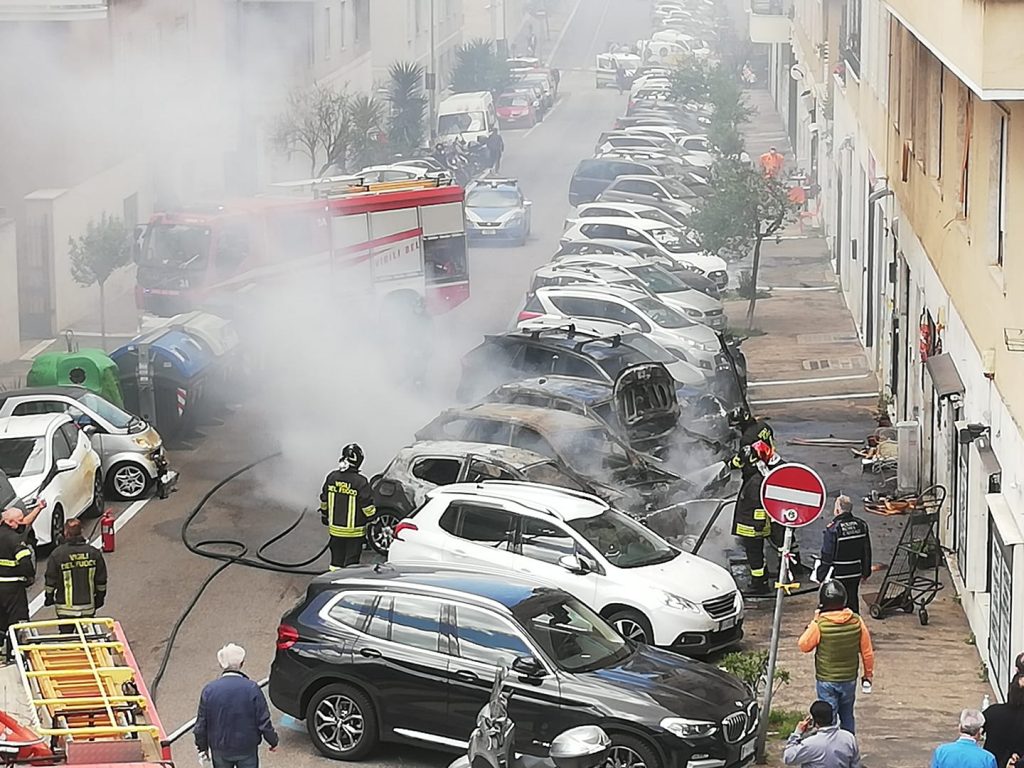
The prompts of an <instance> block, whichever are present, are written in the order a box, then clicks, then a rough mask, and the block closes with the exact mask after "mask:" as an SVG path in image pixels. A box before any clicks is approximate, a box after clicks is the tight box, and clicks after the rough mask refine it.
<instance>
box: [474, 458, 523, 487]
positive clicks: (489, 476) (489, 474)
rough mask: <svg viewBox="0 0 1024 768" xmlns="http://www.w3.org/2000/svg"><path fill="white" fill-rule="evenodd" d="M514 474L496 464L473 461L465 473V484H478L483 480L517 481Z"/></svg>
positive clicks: (479, 460)
mask: <svg viewBox="0 0 1024 768" xmlns="http://www.w3.org/2000/svg"><path fill="white" fill-rule="evenodd" d="M518 479H519V478H518V477H516V475H515V474H513V473H512V472H509V471H508V470H507V469H504V468H503V467H499V466H498V465H497V464H492V463H491V462H489V461H484V460H483V459H473V460H472V461H471V462H470V463H469V470H468V471H467V472H466V482H467V483H479V482H482V481H484V480H518Z"/></svg>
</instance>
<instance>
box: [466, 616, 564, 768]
mask: <svg viewBox="0 0 1024 768" xmlns="http://www.w3.org/2000/svg"><path fill="white" fill-rule="evenodd" d="M450 616H451V625H450V632H451V637H452V648H451V652H452V656H451V658H450V659H449V669H450V676H449V686H448V709H447V711H448V719H449V721H450V722H451V729H452V734H453V735H452V738H457V739H460V740H464V739H466V738H467V737H468V735H469V731H471V730H472V728H473V726H472V723H473V722H474V720H475V718H476V715H477V713H478V712H479V711H480V709H481V708H482V707H483V706H484V704H486V703H487V701H488V699H489V697H490V691H491V687H492V685H493V684H494V676H495V674H496V673H497V671H498V668H499V666H501V665H506V666H511V665H512V662H513V661H514V660H515V659H516V658H517V657H523V656H526V657H532V658H536V659H540V654H539V652H538V651H537V649H536V647H535V646H534V644H533V643H532V642H530V641H529V640H528V639H527V638H526V636H525V634H524V633H523V631H522V629H521V628H520V627H518V626H517V625H516V624H514V623H513V622H512V621H510V620H509V619H508V618H507V617H505V616H503V615H500V614H499V613H497V612H496V611H492V610H489V609H486V608H482V607H480V606H474V605H465V604H463V603H459V602H454V603H452V604H451V613H450ZM542 663H545V662H543V661H542ZM506 685H508V686H509V687H510V688H511V690H512V696H511V698H510V699H509V716H510V717H511V718H512V720H513V721H514V722H515V724H516V751H517V752H521V753H524V754H530V755H538V756H546V755H547V749H548V747H549V746H550V744H551V741H552V739H554V737H555V736H557V735H558V734H559V733H561V732H562V730H564V729H563V727H562V725H561V717H560V707H559V704H560V697H559V693H560V691H559V682H558V678H557V677H556V676H555V675H554V674H553V673H552V672H551V671H550V670H549V673H548V674H547V675H545V676H544V677H542V678H540V679H539V680H530V681H529V682H523V681H521V680H519V678H518V676H516V675H515V674H510V675H509V677H508V678H507V682H506ZM467 727H468V730H467Z"/></svg>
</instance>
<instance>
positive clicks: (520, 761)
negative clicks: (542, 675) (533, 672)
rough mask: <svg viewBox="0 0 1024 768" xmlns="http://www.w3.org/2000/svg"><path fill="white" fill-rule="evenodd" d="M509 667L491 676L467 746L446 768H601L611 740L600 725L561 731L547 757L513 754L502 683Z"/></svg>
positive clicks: (512, 725)
mask: <svg viewBox="0 0 1024 768" xmlns="http://www.w3.org/2000/svg"><path fill="white" fill-rule="evenodd" d="M507 677H508V668H507V667H504V666H502V667H500V668H499V669H498V672H497V674H496V675H495V676H494V687H492V688H491V696H490V699H489V700H488V702H487V703H486V704H485V705H484V707H483V709H481V710H480V713H479V714H478V715H477V717H476V728H475V729H474V730H473V733H472V734H471V735H470V737H469V750H468V751H467V753H466V754H465V755H464V756H462V757H460V758H458V759H457V760H455V761H454V762H453V763H452V764H451V765H450V766H449V768H601V766H603V765H604V764H605V763H606V762H607V760H608V755H609V753H610V752H611V748H612V742H611V739H609V738H608V734H606V733H605V732H604V731H603V730H602V729H601V728H600V727H598V726H596V725H580V726H577V727H575V728H570V729H569V730H567V731H563V732H562V733H560V734H559V735H558V736H556V737H555V739H554V740H553V741H552V742H551V747H550V749H549V750H548V754H549V757H547V758H544V757H534V756H532V755H520V754H516V751H515V743H516V739H515V736H516V724H515V723H514V722H513V721H512V719H511V718H510V717H509V715H508V702H509V699H510V698H511V697H512V691H511V690H508V689H507V688H506V687H505V680H506V679H507Z"/></svg>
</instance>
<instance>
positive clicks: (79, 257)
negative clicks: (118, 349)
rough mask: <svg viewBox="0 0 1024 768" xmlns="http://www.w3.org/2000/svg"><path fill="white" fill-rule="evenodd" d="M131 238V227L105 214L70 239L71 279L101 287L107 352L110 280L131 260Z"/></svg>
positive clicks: (104, 347) (84, 284)
mask: <svg viewBox="0 0 1024 768" xmlns="http://www.w3.org/2000/svg"><path fill="white" fill-rule="evenodd" d="M131 249H132V245H131V237H130V233H129V231H128V228H127V227H126V226H125V225H124V222H123V221H121V219H119V218H118V217H116V216H108V215H107V214H105V213H104V214H103V215H102V216H100V220H99V222H96V221H90V222H89V224H88V225H87V226H86V230H85V234H84V235H82V236H81V237H79V238H78V239H77V240H76V239H75V238H73V237H69V238H68V256H69V258H70V259H71V277H72V278H73V279H74V281H75V282H76V283H78V284H79V285H82V286H85V287H89V286H90V285H94V284H95V285H98V286H99V288H100V336H101V338H102V339H103V349H104V351H105V350H106V349H107V302H106V295H105V292H104V288H105V286H106V282H107V279H108V278H109V277H110V276H111V275H112V274H114V273H115V272H116V271H117V270H119V269H121V268H123V267H126V266H128V264H129V263H130V261H131Z"/></svg>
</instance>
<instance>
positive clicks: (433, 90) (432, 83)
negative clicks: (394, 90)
mask: <svg viewBox="0 0 1024 768" xmlns="http://www.w3.org/2000/svg"><path fill="white" fill-rule="evenodd" d="M427 96H428V98H429V99H430V143H431V145H433V143H434V139H436V138H437V133H436V131H437V51H436V49H435V41H434V0H430V71H429V72H427Z"/></svg>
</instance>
